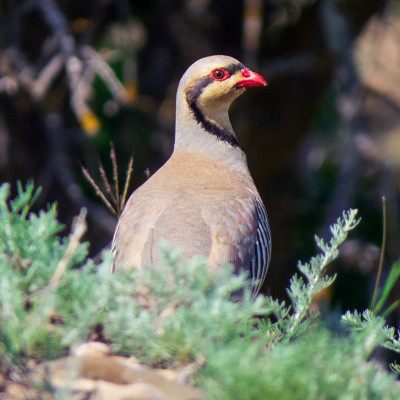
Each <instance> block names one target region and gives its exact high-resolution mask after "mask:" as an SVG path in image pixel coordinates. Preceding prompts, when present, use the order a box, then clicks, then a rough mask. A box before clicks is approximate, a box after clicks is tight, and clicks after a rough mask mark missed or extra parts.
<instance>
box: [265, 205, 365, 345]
mask: <svg viewBox="0 0 400 400" xmlns="http://www.w3.org/2000/svg"><path fill="white" fill-rule="evenodd" d="M356 215H357V210H350V211H348V212H347V213H346V212H344V213H343V218H339V219H338V220H337V223H336V224H334V225H333V226H331V228H330V229H331V233H332V238H331V239H330V241H329V243H325V242H324V240H323V239H321V238H319V237H318V236H315V241H316V243H317V246H318V247H319V249H320V250H321V251H322V254H319V255H317V256H315V257H312V258H311V260H310V262H309V263H305V264H302V263H301V262H299V264H298V266H297V267H298V269H299V271H300V272H301V273H302V274H303V275H304V276H305V278H306V282H305V281H304V279H303V278H302V277H298V276H297V275H294V276H293V277H292V279H291V280H290V286H289V289H288V291H287V292H288V295H289V298H290V301H291V305H290V306H289V307H286V305H285V303H284V302H281V303H280V302H279V301H276V300H274V299H271V298H267V301H268V305H269V307H270V309H271V312H272V313H273V314H274V315H275V317H276V320H277V321H276V322H275V323H271V322H270V321H269V320H267V324H266V329H267V331H268V333H269V335H268V338H269V340H271V343H274V342H279V341H281V340H283V339H291V338H293V337H294V336H296V335H299V334H300V333H302V332H303V331H304V330H305V329H306V328H307V326H308V325H309V323H310V322H311V320H312V319H311V318H310V317H309V316H308V313H309V310H310V306H311V302H312V300H313V298H314V297H315V295H316V294H318V293H319V292H320V291H321V290H323V289H325V288H327V287H328V286H330V285H331V284H332V283H333V281H334V280H335V276H333V277H328V276H325V269H326V267H327V265H328V264H329V263H330V262H331V261H333V260H334V259H335V258H336V257H337V256H338V254H339V250H338V247H339V246H340V245H341V244H342V243H343V242H344V241H345V240H346V238H347V234H348V232H349V231H350V230H352V229H354V228H355V227H356V226H357V225H358V223H359V222H360V220H359V219H358V220H357V219H356Z"/></svg>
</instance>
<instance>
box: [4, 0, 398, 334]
mask: <svg viewBox="0 0 400 400" xmlns="http://www.w3.org/2000/svg"><path fill="white" fill-rule="evenodd" d="M399 28H400V7H399V3H398V1H396V0H389V1H387V0H385V1H384V0H363V1H361V0H289V1H280V0H242V1H232V0H218V1H213V0H180V1H179V0H178V1H172V0H167V1H165V0H154V1H147V2H135V1H130V0H111V1H95V0H91V1H76V0H68V1H67V0H58V1H56V0H32V1H24V0H17V1H6V0H0V181H8V182H16V181H17V180H18V179H20V180H22V181H26V180H28V179H30V178H34V180H35V182H36V183H37V184H38V185H40V186H41V187H42V188H43V190H42V193H41V194H40V196H39V197H38V200H37V202H36V205H34V206H33V207H34V209H35V207H38V208H43V207H45V206H46V204H49V203H53V202H55V201H57V203H58V210H59V217H60V219H61V221H62V222H63V223H64V224H65V225H66V226H67V227H68V229H67V230H65V231H62V232H61V233H65V234H67V232H69V231H70V230H69V227H70V225H71V223H72V219H73V216H75V215H77V214H78V213H79V210H80V209H81V208H82V207H86V209H87V210H88V216H87V219H88V232H87V236H86V237H87V239H88V241H89V242H90V249H89V251H90V254H91V255H95V254H97V253H98V252H99V251H100V250H101V249H103V248H104V247H105V246H107V245H108V243H109V242H110V240H111V237H112V232H113V229H114V226H115V223H116V221H115V219H114V217H113V216H112V215H111V214H110V213H109V212H108V211H107V210H106V208H105V207H104V206H103V205H102V204H101V202H100V200H98V199H97V198H96V197H95V194H94V193H93V190H92V189H91V188H90V187H89V185H88V184H87V182H86V181H85V179H84V177H83V175H82V172H81V165H83V166H85V167H86V168H87V169H88V170H89V171H90V173H91V174H92V175H96V174H97V171H98V162H97V158H98V157H100V158H101V159H102V161H103V162H104V163H105V164H106V169H109V170H111V166H110V165H107V162H108V160H109V157H108V153H109V150H110V146H109V143H110V141H112V142H113V143H114V144H115V147H116V151H117V155H118V161H119V164H120V165H121V166H122V168H121V171H123V172H124V170H125V166H126V165H127V164H128V159H129V158H130V156H131V155H132V154H134V174H133V187H132V190H133V189H134V188H135V187H137V186H138V185H140V184H141V183H142V182H143V181H144V180H145V179H146V173H145V171H146V170H147V169H148V170H149V171H150V173H153V172H154V171H155V170H156V169H158V168H159V167H160V166H161V165H162V164H163V163H164V162H165V160H166V159H167V158H168V157H169V155H170V153H171V151H172V145H173V132H174V107H175V91H176V87H177V84H178V81H179V78H180V76H181V75H182V73H183V72H184V71H185V69H186V68H187V67H188V66H189V65H190V64H191V63H192V62H194V61H195V60H197V59H198V58H200V57H203V56H207V55H211V54H227V55H231V56H233V57H236V58H238V59H240V60H241V61H242V62H244V63H245V64H247V65H248V66H249V67H251V68H252V69H254V70H255V71H257V72H259V73H261V74H262V75H264V76H265V77H266V79H267V81H268V84H269V86H268V88H267V89H258V90H256V89H254V90H252V91H248V93H246V94H245V95H244V96H242V97H241V98H240V99H238V100H237V101H236V103H234V105H233V106H232V109H231V119H232V123H233V126H234V128H235V131H236V133H237V134H238V137H239V141H240V143H241V145H242V147H243V149H244V150H245V151H246V153H247V156H248V161H249V166H250V170H251V172H252V175H253V177H254V179H255V181H256V184H257V187H258V188H259V191H260V193H261V195H262V197H263V200H264V202H265V204H266V207H267V211H268V213H269V219H270V224H271V229H272V240H273V254H272V261H271V266H270V270H269V273H268V277H267V280H266V283H265V286H264V292H265V293H267V294H272V295H273V296H274V297H278V298H285V296H287V295H286V292H285V288H286V287H287V286H288V281H289V277H290V276H291V274H292V273H293V271H294V266H295V262H296V260H297V259H307V258H309V256H310V255H311V254H313V252H314V243H313V240H312V238H313V234H314V232H318V233H319V235H320V236H322V237H327V236H328V234H329V230H328V227H329V225H330V224H331V223H332V222H333V221H334V220H335V218H336V216H337V215H340V213H341V210H343V209H349V208H357V209H359V215H360V216H361V217H362V223H361V224H360V225H359V227H358V229H357V232H356V234H355V235H354V236H353V237H352V239H351V240H350V241H348V242H346V243H345V244H344V245H343V247H342V249H341V256H340V257H339V259H338V260H337V261H336V262H335V264H334V267H332V268H335V270H336V271H337V272H338V278H337V280H336V281H335V283H334V284H333V285H332V286H330V287H329V288H328V289H327V290H326V291H325V292H324V294H323V296H321V298H320V299H319V300H318V302H317V303H318V304H317V303H316V304H315V305H316V306H319V307H320V308H321V309H323V307H324V304H326V303H328V304H331V305H333V307H334V308H336V309H337V310H338V311H341V312H342V311H345V310H347V309H353V308H358V309H360V310H362V309H365V308H367V307H368V305H369V303H370V301H371V298H372V293H373V290H374V286H375V279H376V275H377V269H378V264H379V254H380V250H379V248H380V247H381V241H382V236H383V233H382V200H381V199H382V196H385V197H386V208H387V209H386V214H387V219H386V247H385V253H384V258H383V270H382V282H384V281H385V280H386V278H387V277H388V275H389V271H390V268H391V266H392V265H393V264H394V263H395V262H396V261H397V260H398V259H399V254H400V246H399V243H400V226H399V208H400V203H399V198H400V197H399V194H400V173H399V172H400V96H399V93H400V87H399V85H400V83H399V82H400V79H399V78H400V76H399V75H400V73H399V69H398V64H399V60H400V45H399V43H400V37H399V36H400V34H399V32H400V30H399ZM121 178H122V177H121ZM121 180H122V181H123V179H121ZM11 187H12V188H13V189H12V190H14V193H15V191H16V190H17V189H16V185H12V186H11ZM398 298H399V286H398V284H395V285H394V287H393V289H392V290H391V291H390V294H389V295H388V296H387V298H386V305H381V310H382V311H383V310H386V309H387V307H388V306H390V305H391V304H393V303H394V301H395V300H396V299H398ZM391 311H392V312H391V314H390V315H389V318H390V320H391V322H392V323H393V325H395V326H398V324H399V319H400V311H399V309H398V308H394V309H392V310H391Z"/></svg>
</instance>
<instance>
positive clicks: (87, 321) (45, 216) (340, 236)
mask: <svg viewBox="0 0 400 400" xmlns="http://www.w3.org/2000/svg"><path fill="white" fill-rule="evenodd" d="M35 193H36V192H34V190H33V185H32V184H28V185H27V186H26V188H25V190H22V188H21V187H19V195H18V197H17V199H15V200H14V201H13V202H9V201H8V196H9V186H8V185H7V184H6V185H3V186H1V188H0V274H1V280H0V371H1V370H4V369H10V368H18V367H21V366H22V365H24V364H25V361H26V360H27V358H29V357H32V356H34V357H36V358H39V359H43V360H45V359H51V358H55V357H58V356H60V355H62V354H66V353H67V352H68V351H69V349H70V348H71V347H73V346H75V345H78V344H80V343H82V342H84V341H86V340H88V339H90V338H91V337H92V335H93V332H94V330H95V329H94V328H95V327H99V326H100V327H102V329H101V332H102V339H103V340H106V341H107V342H109V343H111V346H112V348H113V349H114V350H115V351H118V352H120V353H124V354H134V355H135V356H136V357H138V358H139V359H140V360H141V361H143V362H145V363H147V364H150V365H157V366H169V367H171V366H172V367H175V366H183V365H186V364H188V363H190V362H193V361H194V362H197V363H198V364H200V365H203V367H202V368H201V369H200V370H199V371H198V372H197V373H196V375H195V376H194V378H193V379H194V381H195V382H196V383H197V384H198V385H200V386H201V387H203V388H204V389H205V390H206V392H207V394H208V397H209V398H210V399H219V400H221V399H255V398H279V399H305V398H307V399H322V398H323V399H398V398H400V387H399V384H398V383H397V382H396V381H395V375H394V374H392V373H389V372H384V371H383V370H382V369H381V368H379V367H378V365H377V364H376V363H375V362H374V361H371V360H369V357H370V355H371V351H372V350H373V349H374V348H375V347H376V346H380V345H383V346H386V347H388V348H391V349H393V350H395V351H399V344H398V338H397V337H396V336H395V333H394V330H393V329H392V328H388V327H386V326H385V322H384V320H383V318H380V317H375V316H374V315H373V314H372V313H370V312H365V313H364V314H363V316H361V315H359V314H358V313H353V314H350V313H348V314H346V315H345V316H344V317H343V324H344V325H345V326H346V327H350V328H351V331H350V332H348V333H343V334H341V335H338V334H334V333H331V332H329V331H328V330H327V329H326V328H324V327H323V326H322V323H321V322H319V321H318V319H317V318H315V316H314V318H310V317H309V316H308V311H309V307H310V304H311V301H312V299H313V297H314V296H315V294H316V293H317V292H318V291H319V290H322V289H323V288H324V287H326V286H328V285H329V284H331V283H332V281H333V279H334V278H329V277H326V276H325V275H324V270H325V267H326V265H327V264H328V263H329V262H330V261H331V260H332V259H333V258H335V257H336V256H337V254H338V246H339V245H340V243H342V242H343V241H344V240H345V238H346V236H347V233H348V231H349V230H351V229H352V228H353V227H354V226H355V225H356V224H357V223H358V221H357V220H356V211H353V210H351V211H350V212H348V213H344V214H343V218H340V219H339V220H338V222H337V224H336V225H334V226H333V227H332V235H333V237H332V239H331V241H330V242H329V244H326V243H324V242H322V241H321V240H320V239H318V240H317V243H318V246H319V248H320V249H321V251H322V254H321V255H319V256H317V257H314V258H312V259H311V261H310V263H306V264H299V270H300V272H302V274H304V276H305V279H306V280H303V278H300V277H298V276H295V277H293V278H292V280H291V282H290V287H289V290H288V293H289V296H290V300H291V304H290V305H286V304H284V303H283V302H279V301H277V300H274V299H271V298H265V297H263V296H258V297H257V299H256V300H255V301H252V300H251V286H250V283H249V282H248V281H247V279H246V275H245V274H242V275H239V276H235V275H233V274H232V268H230V267H229V266H227V268H224V269H221V270H220V271H217V272H216V273H213V274H210V273H209V272H208V269H207V264H206V261H205V260H204V259H202V258H200V257H198V258H194V259H192V260H190V261H186V260H183V259H181V257H180V253H179V251H178V250H176V249H173V248H171V247H169V246H168V245H166V244H165V245H164V246H162V248H161V249H160V251H161V255H162V257H161V259H162V262H161V263H160V265H157V266H156V267H151V268H146V269H143V270H135V271H118V272H117V273H116V274H114V275H113V274H112V273H111V255H110V254H109V252H104V254H103V261H102V263H101V264H100V265H97V266H95V265H94V264H93V262H92V261H91V260H90V259H88V258H87V244H77V245H76V247H74V252H73V254H72V255H68V257H66V254H68V251H67V248H69V247H68V246H69V244H71V242H72V241H73V240H75V241H76V235H75V233H72V234H71V235H70V237H68V238H66V239H65V240H61V239H60V238H59V237H58V234H59V232H60V231H61V229H62V226H61V225H60V224H59V223H58V222H57V219H56V208H55V207H54V206H53V207H50V208H49V209H48V210H47V211H41V212H40V213H39V214H38V215H35V214H33V213H29V207H30V205H31V203H32V201H33V200H34V197H35ZM74 235H75V236H74ZM65 262H67V263H68V266H69V267H68V268H67V269H66V270H65V271H63V274H62V276H60V277H59V279H57V280H55V279H54V275H55V271H59V270H60V265H61V264H62V263H65ZM75 266H79V267H80V268H73V267H75ZM54 282H55V283H54ZM256 316H257V317H256ZM368 360H369V361H368ZM393 368H394V369H396V368H397V367H396V366H394V367H393Z"/></svg>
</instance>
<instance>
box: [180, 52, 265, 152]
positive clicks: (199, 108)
mask: <svg viewBox="0 0 400 400" xmlns="http://www.w3.org/2000/svg"><path fill="white" fill-rule="evenodd" d="M250 86H267V82H266V81H265V79H264V78H263V77H262V76H261V75H259V74H257V73H255V72H253V71H251V70H250V69H249V68H247V67H245V66H244V65H243V64H242V63H241V62H239V61H238V60H236V59H234V58H232V57H228V56H210V57H205V58H202V59H200V60H198V61H196V62H195V63H194V64H192V65H191V66H190V67H189V68H188V70H187V71H186V72H185V73H184V75H183V76H182V79H181V80H180V82H179V87H178V93H177V129H176V138H175V148H176V147H179V146H184V147H193V146H197V144H196V143H198V141H199V140H205V139H204V137H203V139H201V138H199V135H197V134H196V132H199V133H201V132H206V133H209V134H211V135H212V137H214V138H216V139H218V140H220V141H222V142H225V143H227V144H229V145H230V146H232V147H239V144H238V142H237V139H236V136H235V133H234V132H233V129H232V126H231V124H230V121H229V115H228V110H229V107H230V105H231V103H232V101H233V100H234V99H236V97H238V96H239V95H240V94H242V93H243V92H244V91H245V89H246V88H247V87H250ZM199 128H200V131H199Z"/></svg>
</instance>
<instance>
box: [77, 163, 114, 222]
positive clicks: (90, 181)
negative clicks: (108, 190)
mask: <svg viewBox="0 0 400 400" xmlns="http://www.w3.org/2000/svg"><path fill="white" fill-rule="evenodd" d="M81 168H82V172H83V175H84V177H85V178H86V179H87V180H88V181H89V183H90V184H91V185H92V187H93V189H94V190H95V192H96V194H97V196H99V197H100V198H101V200H102V201H103V203H104V204H105V205H106V206H107V208H108V209H109V210H110V211H111V212H112V213H113V214H115V215H116V216H117V217H118V214H117V212H116V210H115V209H114V207H113V206H112V205H111V203H110V202H109V201H108V200H107V198H106V196H104V194H103V192H102V191H101V189H100V188H99V187H98V186H97V184H96V182H95V181H94V180H93V178H92V177H91V176H90V174H89V172H88V171H87V170H86V169H85V168H84V167H81Z"/></svg>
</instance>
